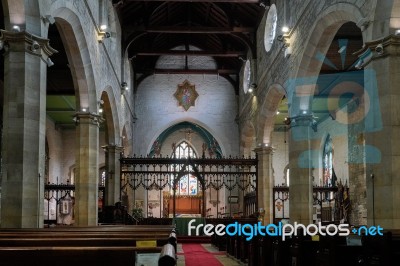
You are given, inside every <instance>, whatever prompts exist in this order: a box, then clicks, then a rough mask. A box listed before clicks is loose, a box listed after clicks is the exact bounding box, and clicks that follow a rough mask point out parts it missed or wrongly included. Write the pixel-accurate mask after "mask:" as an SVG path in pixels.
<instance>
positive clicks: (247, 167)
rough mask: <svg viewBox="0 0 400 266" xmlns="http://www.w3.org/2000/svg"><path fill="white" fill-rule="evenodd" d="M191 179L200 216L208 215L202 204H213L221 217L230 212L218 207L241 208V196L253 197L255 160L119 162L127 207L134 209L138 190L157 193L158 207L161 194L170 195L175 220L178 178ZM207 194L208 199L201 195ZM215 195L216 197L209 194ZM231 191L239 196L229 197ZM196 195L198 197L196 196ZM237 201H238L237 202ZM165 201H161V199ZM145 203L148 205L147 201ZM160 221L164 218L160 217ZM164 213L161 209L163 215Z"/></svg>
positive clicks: (145, 159) (145, 160)
mask: <svg viewBox="0 0 400 266" xmlns="http://www.w3.org/2000/svg"><path fill="white" fill-rule="evenodd" d="M187 175H192V176H195V177H197V179H198V183H199V185H200V189H201V191H202V192H203V193H202V194H200V192H199V193H198V195H197V196H200V197H202V208H201V215H202V216H203V217H205V216H206V213H207V216H209V215H208V210H207V209H206V200H207V202H208V203H211V204H213V206H214V207H216V209H217V210H221V211H220V212H219V213H218V216H219V215H220V213H221V215H222V210H224V211H225V212H226V210H227V209H229V211H230V212H232V211H231V210H232V209H231V208H227V206H220V204H222V203H223V202H225V204H238V205H240V203H242V206H241V208H243V199H244V196H245V195H246V194H248V193H251V192H253V193H257V192H256V191H257V158H233V157H229V158H204V157H202V158H180V159H179V158H171V157H151V158H150V157H132V158H121V195H128V194H130V192H131V196H130V198H129V203H128V204H129V205H130V206H135V205H136V201H137V199H138V198H139V197H138V191H139V190H140V189H144V190H145V194H147V195H149V194H148V193H149V191H154V190H155V191H158V193H157V194H159V195H160V197H159V198H158V200H159V205H161V204H162V201H163V199H162V198H164V197H163V196H162V194H163V193H162V192H164V193H165V191H172V195H171V196H172V197H173V198H174V211H173V215H174V216H175V196H177V190H178V186H177V185H178V184H179V181H180V179H181V177H184V176H187ZM200 189H199V190H200ZM207 190H210V193H209V194H208V195H209V198H207V199H206V197H205V195H206V192H207V193H208V191H207ZM211 190H212V191H215V192H216V195H214V194H212V193H211ZM222 191H224V196H225V198H226V199H229V200H226V201H222V200H221V198H220V197H221V196H220V194H221V192H222ZM233 191H235V192H236V191H239V193H241V195H233V194H232V192H233ZM199 194H200V195H199ZM239 199H240V200H239ZM164 200H165V199H164ZM236 200H237V202H236ZM148 201H151V200H150V199H149V198H148ZM255 209H256V210H257V207H256V208H255ZM161 210H162V209H161V208H160V217H163V216H164V217H165V214H164V215H161ZM165 211H166V209H165V207H164V210H163V212H165ZM224 215H225V216H228V215H230V216H232V213H229V214H227V213H225V214H224Z"/></svg>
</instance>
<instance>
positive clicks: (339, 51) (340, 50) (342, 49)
mask: <svg viewBox="0 0 400 266" xmlns="http://www.w3.org/2000/svg"><path fill="white" fill-rule="evenodd" d="M346 49H347V46H346V45H343V46H342V47H340V49H339V50H338V53H339V54H341V53H343V52H344V51H346Z"/></svg>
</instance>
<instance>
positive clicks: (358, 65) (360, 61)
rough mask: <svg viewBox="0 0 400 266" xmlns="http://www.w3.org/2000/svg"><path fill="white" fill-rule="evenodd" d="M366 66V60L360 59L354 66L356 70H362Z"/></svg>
mask: <svg viewBox="0 0 400 266" xmlns="http://www.w3.org/2000/svg"><path fill="white" fill-rule="evenodd" d="M363 65H364V60H362V59H360V60H358V61H357V63H356V65H355V66H354V67H355V68H356V69H361V68H363Z"/></svg>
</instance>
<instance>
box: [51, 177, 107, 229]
mask: <svg viewBox="0 0 400 266" xmlns="http://www.w3.org/2000/svg"><path fill="white" fill-rule="evenodd" d="M104 192H105V187H104V186H102V185H100V186H99V193H98V208H99V221H100V222H101V214H102V211H103V207H104ZM74 193H75V185H74V184H70V183H69V182H68V183H67V184H58V185H57V184H45V186H44V224H64V225H70V224H73V222H74V205H75V195H74Z"/></svg>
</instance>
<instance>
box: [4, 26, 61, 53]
mask: <svg viewBox="0 0 400 266" xmlns="http://www.w3.org/2000/svg"><path fill="white" fill-rule="evenodd" d="M0 41H2V42H3V45H4V47H7V48H5V50H6V51H7V50H8V49H10V48H11V49H12V48H13V47H12V46H11V47H10V45H12V44H18V43H20V44H21V43H24V47H25V52H27V53H30V54H32V55H36V56H44V57H45V58H48V57H50V56H51V55H53V54H54V53H58V51H57V50H56V49H54V48H52V47H51V46H50V43H49V41H50V40H49V39H46V38H42V37H39V36H37V35H34V34H32V33H29V32H27V31H6V30H0Z"/></svg>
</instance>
